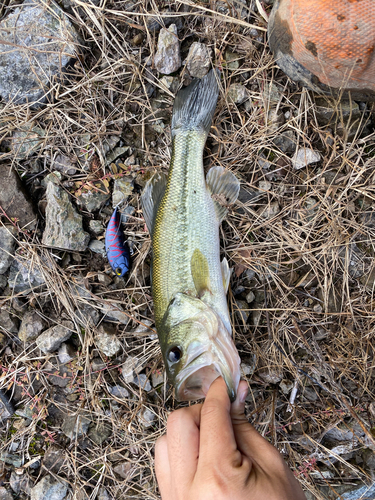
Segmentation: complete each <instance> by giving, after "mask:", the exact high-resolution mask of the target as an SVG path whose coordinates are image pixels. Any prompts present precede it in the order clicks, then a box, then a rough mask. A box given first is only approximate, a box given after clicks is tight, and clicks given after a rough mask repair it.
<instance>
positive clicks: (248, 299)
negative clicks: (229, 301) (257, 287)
mask: <svg viewBox="0 0 375 500" xmlns="http://www.w3.org/2000/svg"><path fill="white" fill-rule="evenodd" d="M254 300H255V295H254V292H251V291H250V292H249V293H248V294H247V295H246V302H247V303H248V304H251V303H252V302H253V301H254Z"/></svg>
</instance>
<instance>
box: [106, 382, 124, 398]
mask: <svg viewBox="0 0 375 500" xmlns="http://www.w3.org/2000/svg"><path fill="white" fill-rule="evenodd" d="M109 392H110V394H112V396H114V397H115V398H119V399H127V398H128V397H129V391H128V390H127V389H125V387H122V385H114V386H113V387H111V388H110V390H109Z"/></svg>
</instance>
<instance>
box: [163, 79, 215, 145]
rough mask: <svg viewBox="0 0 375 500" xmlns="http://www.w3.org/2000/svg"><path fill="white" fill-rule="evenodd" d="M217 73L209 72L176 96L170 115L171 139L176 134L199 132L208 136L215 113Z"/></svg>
mask: <svg viewBox="0 0 375 500" xmlns="http://www.w3.org/2000/svg"><path fill="white" fill-rule="evenodd" d="M219 74H220V73H219V71H216V70H213V69H212V70H211V71H210V72H209V73H208V74H207V75H206V76H204V77H203V78H201V79H196V80H194V81H193V82H192V83H191V84H190V85H189V86H188V87H185V88H184V89H182V90H180V91H179V92H178V94H177V95H176V99H175V101H174V106H173V114H172V139H173V137H174V136H175V135H176V134H177V133H178V132H183V131H188V130H199V131H202V132H203V133H205V134H208V132H209V130H210V127H211V121H212V117H213V115H214V112H215V108H216V102H217V98H218V96H219V86H218V83H217V80H218V78H219Z"/></svg>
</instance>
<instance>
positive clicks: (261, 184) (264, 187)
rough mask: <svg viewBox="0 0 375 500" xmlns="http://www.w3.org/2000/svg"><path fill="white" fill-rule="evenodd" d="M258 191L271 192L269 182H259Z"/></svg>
mask: <svg viewBox="0 0 375 500" xmlns="http://www.w3.org/2000/svg"><path fill="white" fill-rule="evenodd" d="M258 186H259V189H260V191H271V188H272V184H271V183H270V182H269V181H259V184H258Z"/></svg>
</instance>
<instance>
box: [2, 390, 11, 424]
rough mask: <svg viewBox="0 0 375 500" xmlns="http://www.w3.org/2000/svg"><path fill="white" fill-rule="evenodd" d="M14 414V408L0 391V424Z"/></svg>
mask: <svg viewBox="0 0 375 500" xmlns="http://www.w3.org/2000/svg"><path fill="white" fill-rule="evenodd" d="M13 413H14V408H13V405H12V403H11V402H10V401H9V398H8V397H7V396H6V395H5V394H4V392H3V391H1V390H0V422H4V421H5V420H7V419H8V418H9V417H11V416H12V415H13Z"/></svg>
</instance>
